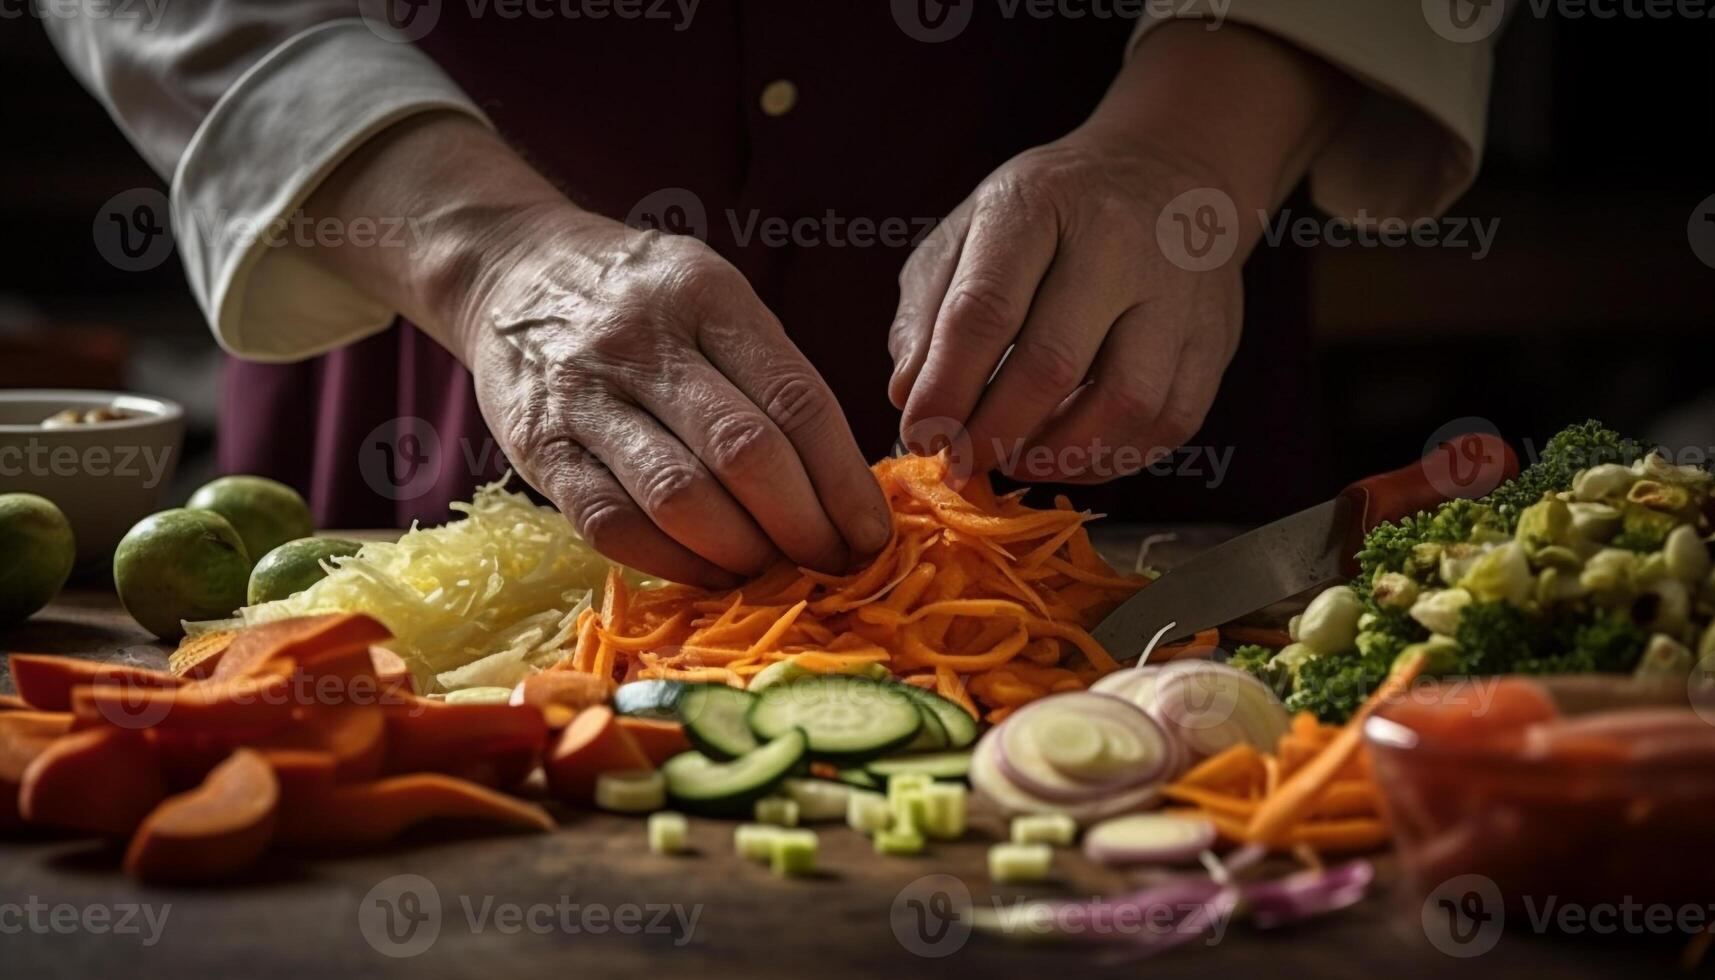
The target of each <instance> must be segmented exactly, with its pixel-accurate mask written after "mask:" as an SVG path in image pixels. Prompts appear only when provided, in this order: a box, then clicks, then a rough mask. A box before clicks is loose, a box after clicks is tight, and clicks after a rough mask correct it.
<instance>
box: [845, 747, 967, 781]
mask: <svg viewBox="0 0 1715 980" xmlns="http://www.w3.org/2000/svg"><path fill="white" fill-rule="evenodd" d="M864 768H865V769H866V770H868V771H869V772H870V773H871V774H872V775H876V776H880V777H881V778H882V779H892V778H893V777H894V776H903V775H906V774H908V773H914V774H920V775H924V776H928V777H929V778H930V779H964V778H965V777H966V776H968V775H970V772H971V753H970V750H969V749H955V750H953V751H951V752H925V753H923V754H922V755H895V756H889V757H888V758H886V759H875V760H873V761H871V762H870V763H868V764H867V765H865V766H864Z"/></svg>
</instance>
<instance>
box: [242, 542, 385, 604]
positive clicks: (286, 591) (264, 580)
mask: <svg viewBox="0 0 1715 980" xmlns="http://www.w3.org/2000/svg"><path fill="white" fill-rule="evenodd" d="M361 547H363V546H362V545H360V544H358V543H357V542H356V541H346V540H344V539H342V538H299V539H298V540H296V541H288V542H286V543H285V544H283V545H281V546H280V547H278V548H275V549H274V550H273V551H270V552H268V553H267V554H265V555H263V556H262V560H261V561H259V562H257V563H256V567H255V568H253V569H251V570H250V605H252V606H256V605H261V604H262V603H264V602H273V601H274V600H275V599H284V598H286V597H287V596H292V595H297V594H298V593H299V592H302V591H304V590H305V589H307V588H309V587H310V586H312V585H314V584H316V583H317V582H320V581H321V580H322V579H323V578H324V577H326V575H327V572H326V571H324V570H323V569H322V562H324V561H327V562H330V563H331V561H332V560H333V559H335V558H339V557H341V556H343V555H355V554H357V549H359V548H361Z"/></svg>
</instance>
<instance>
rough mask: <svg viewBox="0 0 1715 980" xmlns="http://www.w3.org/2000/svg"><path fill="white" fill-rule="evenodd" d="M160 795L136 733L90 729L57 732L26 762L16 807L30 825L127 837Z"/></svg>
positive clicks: (161, 786) (157, 773) (149, 755)
mask: <svg viewBox="0 0 1715 980" xmlns="http://www.w3.org/2000/svg"><path fill="white" fill-rule="evenodd" d="M166 795H167V787H166V783H165V782H164V781H163V780H162V778H161V770H160V767H159V764H158V763H157V762H156V759H155V754H154V752H153V750H152V749H151V748H150V746H149V743H148V741H147V740H146V739H145V738H144V737H143V733H142V732H138V731H129V730H126V729H123V728H110V727H107V728H92V729H89V730H88V731H82V732H72V733H71V734H69V735H62V736H60V737H59V738H57V739H55V740H54V741H53V743H52V744H50V745H48V746H47V748H45V749H44V750H42V752H41V754H40V755H37V756H36V757H35V759H33V760H31V762H30V764H29V766H28V767H27V768H26V769H25V770H24V778H23V782H22V785H21V786H20V787H19V791H18V811H19V813H20V814H21V815H22V816H23V818H24V819H25V820H26V821H28V822H30V823H33V824H38V825H42V826H48V827H57V828H60V829H62V830H78V831H84V832H87V833H91V834H98V835H101V836H105V837H129V836H130V835H131V832H132V831H134V830H136V829H137V824H139V823H140V822H142V820H143V818H144V817H145V816H147V815H148V813H149V811H150V810H153V809H154V808H155V805H156V804H158V803H160V802H161V800H162V799H163V798H164V797H165V796H166Z"/></svg>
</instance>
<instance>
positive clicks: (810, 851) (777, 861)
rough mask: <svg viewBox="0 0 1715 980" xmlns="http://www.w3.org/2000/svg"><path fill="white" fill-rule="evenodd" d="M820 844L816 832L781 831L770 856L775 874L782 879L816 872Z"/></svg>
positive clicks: (778, 832) (775, 838)
mask: <svg viewBox="0 0 1715 980" xmlns="http://www.w3.org/2000/svg"><path fill="white" fill-rule="evenodd" d="M817 850H818V842H817V839H816V832H815V831H814V830H779V831H776V832H775V834H774V847H773V850H772V853H771V854H770V858H771V862H772V864H773V866H774V873H775V874H777V875H781V876H782V877H792V876H795V875H807V874H810V873H811V872H813V871H815V870H816V852H817Z"/></svg>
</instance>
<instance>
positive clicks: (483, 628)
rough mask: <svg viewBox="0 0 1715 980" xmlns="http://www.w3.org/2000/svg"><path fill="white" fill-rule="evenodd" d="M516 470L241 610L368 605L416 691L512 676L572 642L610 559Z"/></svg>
mask: <svg viewBox="0 0 1715 980" xmlns="http://www.w3.org/2000/svg"><path fill="white" fill-rule="evenodd" d="M510 478H511V474H510V473H509V474H507V475H506V476H504V477H502V478H501V479H500V480H499V481H497V482H495V483H491V484H489V485H487V486H485V487H482V488H480V489H478V490H477V492H476V497H475V499H473V500H472V501H471V502H470V503H468V504H462V503H459V504H453V505H452V509H453V510H455V511H460V512H462V513H463V514H464V515H465V517H464V519H463V520H454V521H452V522H450V523H448V524H443V525H441V526H440V527H433V528H426V529H425V528H418V527H416V526H415V525H413V526H412V528H411V530H409V531H407V532H405V535H404V537H401V538H400V539H399V541H398V542H397V543H386V542H370V543H368V544H365V545H364V546H363V547H362V548H361V549H360V550H359V551H358V552H357V554H355V555H349V556H344V557H339V558H335V559H333V561H332V563H331V566H330V565H328V563H324V566H326V567H329V571H328V575H327V577H326V578H324V579H322V580H321V581H319V582H317V583H316V584H314V585H312V586H310V587H309V588H307V589H305V590H304V591H302V592H299V593H297V594H296V595H293V596H290V597H289V598H285V599H279V600H276V601H274V602H265V603H262V604H261V605H257V606H247V607H245V608H243V609H240V610H239V611H238V618H239V619H240V620H241V621H242V625H244V626H255V625H257V624H259V623H270V622H273V621H275V620H279V619H289V618H291V617H293V616H313V615H318V614H321V613H332V612H360V613H367V614H368V615H370V616H374V617H375V618H376V619H377V620H379V621H380V622H381V623H382V625H384V626H386V627H387V629H388V630H389V631H391V632H392V633H393V640H392V641H391V642H390V643H389V644H388V646H389V647H390V648H391V649H392V650H393V651H394V652H396V653H398V654H399V656H400V657H402V658H404V660H405V663H406V664H407V665H409V666H410V668H411V674H412V680H413V682H414V683H415V684H416V687H417V690H418V691H419V692H422V693H425V694H428V693H438V692H442V691H453V690H460V689H464V688H470V687H509V686H511V685H513V684H516V683H517V682H518V681H520V680H522V679H524V678H525V677H527V676H529V675H530V674H533V673H535V672H536V671H538V670H541V669H542V668H544V667H546V666H549V665H550V664H552V663H553V662H554V661H556V660H558V659H559V658H560V657H561V656H562V654H563V651H564V650H565V649H566V648H567V647H569V646H571V645H572V642H573V639H574V637H573V634H574V632H575V630H576V624H577V617H578V613H579V612H581V611H582V610H584V609H585V608H587V607H588V605H589V602H590V591H591V590H592V589H595V588H598V587H600V585H601V582H602V579H603V578H604V577H605V576H606V575H607V570H608V567H609V566H608V562H607V560H606V559H604V558H602V557H601V555H599V554H597V553H596V551H595V549H593V548H591V547H590V546H589V544H587V543H586V542H585V541H584V540H583V538H581V537H579V536H578V533H577V532H576V531H574V530H573V529H572V525H571V522H569V521H567V520H566V518H565V516H564V515H562V514H561V513H560V512H559V511H557V510H555V509H553V508H552V507H542V506H539V505H537V504H535V503H533V502H532V501H531V500H530V499H529V498H528V497H526V496H524V495H523V494H521V493H512V492H510V491H508V490H507V489H506V488H505V487H506V482H507V481H508V480H509V479H510ZM633 581H635V578H633ZM204 625H210V626H212V625H214V624H204Z"/></svg>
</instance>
